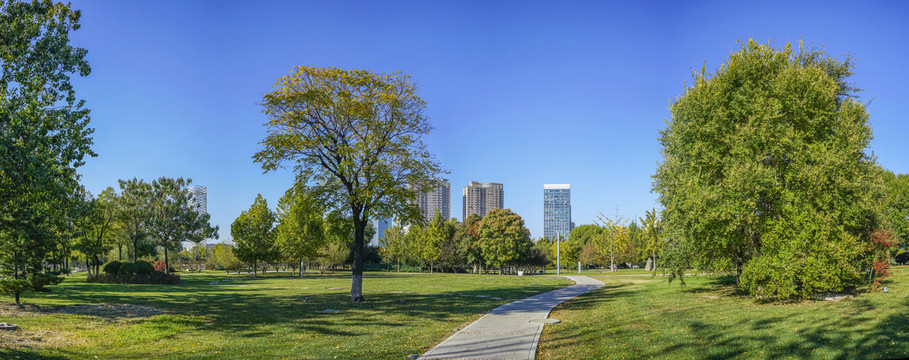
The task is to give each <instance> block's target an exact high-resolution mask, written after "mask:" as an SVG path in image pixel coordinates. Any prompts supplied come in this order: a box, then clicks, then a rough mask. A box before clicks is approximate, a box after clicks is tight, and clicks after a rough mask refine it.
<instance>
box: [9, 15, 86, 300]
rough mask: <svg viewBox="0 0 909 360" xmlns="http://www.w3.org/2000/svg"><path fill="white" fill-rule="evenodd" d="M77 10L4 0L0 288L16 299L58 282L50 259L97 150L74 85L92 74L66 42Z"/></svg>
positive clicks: (78, 51) (80, 52)
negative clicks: (75, 78) (82, 173)
mask: <svg viewBox="0 0 909 360" xmlns="http://www.w3.org/2000/svg"><path fill="white" fill-rule="evenodd" d="M80 16H81V14H80V12H79V11H78V10H73V9H71V8H70V6H69V5H68V4H62V3H56V4H55V3H52V2H51V1H49V0H44V1H32V2H20V1H15V0H13V1H0V71H2V72H0V209H2V210H0V292H2V293H6V294H10V295H12V296H14V297H15V300H16V303H19V297H20V295H21V294H22V292H23V291H29V290H33V291H43V290H45V288H44V285H46V284H49V283H52V282H54V281H58V280H55V279H58V278H56V277H54V276H52V275H49V274H47V273H46V272H45V269H44V264H45V259H46V258H47V257H48V254H50V253H51V252H52V251H54V250H55V249H57V248H58V246H57V243H58V241H61V239H59V238H57V237H56V235H57V233H58V230H59V228H60V227H63V226H65V224H64V223H63V222H64V221H65V219H66V218H67V213H68V212H71V211H74V210H73V209H74V207H75V205H74V202H73V201H78V200H77V199H78V194H80V192H81V186H80V185H79V175H78V173H77V172H76V169H77V168H78V167H80V166H82V165H83V164H84V160H83V159H84V158H85V156H95V154H94V152H92V150H91V148H90V146H91V144H92V139H91V137H89V135H90V134H91V133H92V132H93V131H94V130H93V129H92V128H90V127H89V126H88V123H89V116H88V115H89V109H87V108H85V107H84V101H82V100H78V101H77V99H76V93H75V90H74V88H73V86H72V84H71V83H70V75H71V74H78V75H80V76H87V75H88V74H89V73H90V72H91V68H90V67H89V65H88V62H86V61H85V55H86V51H85V49H81V48H76V47H73V46H72V45H70V44H69V34H70V32H71V31H75V30H77V29H79V18H80ZM30 279H32V280H30ZM45 280H47V281H45Z"/></svg>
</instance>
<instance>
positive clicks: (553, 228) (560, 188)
mask: <svg viewBox="0 0 909 360" xmlns="http://www.w3.org/2000/svg"><path fill="white" fill-rule="evenodd" d="M571 228H572V222H571V185H569V184H544V185H543V236H545V237H547V238H550V239H555V238H557V237H558V236H559V235H561V236H562V238H563V239H564V238H567V237H568V233H570V232H571Z"/></svg>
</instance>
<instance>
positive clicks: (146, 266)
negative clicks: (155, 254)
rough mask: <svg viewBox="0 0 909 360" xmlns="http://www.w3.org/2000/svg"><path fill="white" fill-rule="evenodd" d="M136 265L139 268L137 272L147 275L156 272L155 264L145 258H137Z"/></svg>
mask: <svg viewBox="0 0 909 360" xmlns="http://www.w3.org/2000/svg"><path fill="white" fill-rule="evenodd" d="M136 267H137V268H138V270H137V271H136V273H137V274H143V275H147V274H151V273H153V272H155V266H154V265H152V264H151V263H150V262H148V261H145V260H136Z"/></svg>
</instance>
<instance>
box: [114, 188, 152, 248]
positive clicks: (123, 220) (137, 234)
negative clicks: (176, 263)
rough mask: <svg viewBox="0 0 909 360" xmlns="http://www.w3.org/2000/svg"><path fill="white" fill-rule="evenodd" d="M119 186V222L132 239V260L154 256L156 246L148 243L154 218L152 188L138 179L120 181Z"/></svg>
mask: <svg viewBox="0 0 909 360" xmlns="http://www.w3.org/2000/svg"><path fill="white" fill-rule="evenodd" d="M119 184H120V196H119V197H118V198H117V203H118V204H117V207H118V208H119V211H118V221H117V222H118V223H120V225H121V226H123V230H124V232H125V233H126V236H127V237H128V238H129V239H130V244H131V246H130V250H132V257H131V258H130V260H132V261H136V260H138V259H139V257H141V256H146V255H154V254H155V251H154V250H155V249H154V246H153V245H152V244H151V243H150V242H148V234H149V231H150V230H149V227H150V226H151V218H152V195H153V191H152V186H151V184H149V183H147V182H145V181H142V180H138V179H136V178H132V179H131V180H119Z"/></svg>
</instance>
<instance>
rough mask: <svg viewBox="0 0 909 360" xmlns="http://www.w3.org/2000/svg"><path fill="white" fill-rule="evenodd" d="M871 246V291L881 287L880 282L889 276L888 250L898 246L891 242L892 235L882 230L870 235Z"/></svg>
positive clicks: (895, 242) (894, 241)
mask: <svg viewBox="0 0 909 360" xmlns="http://www.w3.org/2000/svg"><path fill="white" fill-rule="evenodd" d="M871 244H872V246H873V250H874V256H873V258H872V260H871V277H872V283H871V290H872V291H874V290H877V289H879V288H880V287H881V281H882V280H884V279H885V278H887V277H888V276H890V275H891V273H890V270H888V269H889V268H890V250H891V249H893V248H894V247H896V245H898V244H899V242H898V241H896V240H893V234H891V233H890V232H887V231H884V230H875V231H874V232H872V233H871Z"/></svg>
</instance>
